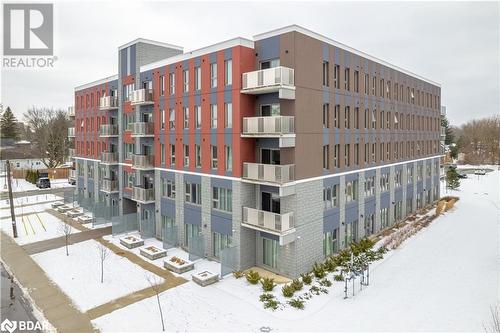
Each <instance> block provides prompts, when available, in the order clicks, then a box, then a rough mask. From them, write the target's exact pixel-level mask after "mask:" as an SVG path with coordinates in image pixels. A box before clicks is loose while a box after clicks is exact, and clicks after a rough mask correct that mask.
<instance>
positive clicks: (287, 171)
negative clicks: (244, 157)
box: [243, 162, 295, 184]
mask: <svg viewBox="0 0 500 333" xmlns="http://www.w3.org/2000/svg"><path fill="white" fill-rule="evenodd" d="M243 178H245V179H248V180H253V181H259V182H267V183H277V184H284V183H288V182H291V181H294V180H295V164H287V165H274V164H261V163H246V162H245V163H243Z"/></svg>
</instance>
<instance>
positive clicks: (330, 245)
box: [323, 228, 339, 257]
mask: <svg viewBox="0 0 500 333" xmlns="http://www.w3.org/2000/svg"><path fill="white" fill-rule="evenodd" d="M338 230H339V229H338V228H337V229H334V230H333V231H327V232H325V233H323V254H324V255H325V257H328V256H330V255H332V254H334V253H336V252H337V251H338V239H337V238H338Z"/></svg>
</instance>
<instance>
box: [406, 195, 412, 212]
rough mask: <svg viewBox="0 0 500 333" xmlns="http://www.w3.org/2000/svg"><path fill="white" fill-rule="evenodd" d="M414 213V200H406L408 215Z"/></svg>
mask: <svg viewBox="0 0 500 333" xmlns="http://www.w3.org/2000/svg"><path fill="white" fill-rule="evenodd" d="M412 212H413V198H408V199H406V215H408V214H410V213H412Z"/></svg>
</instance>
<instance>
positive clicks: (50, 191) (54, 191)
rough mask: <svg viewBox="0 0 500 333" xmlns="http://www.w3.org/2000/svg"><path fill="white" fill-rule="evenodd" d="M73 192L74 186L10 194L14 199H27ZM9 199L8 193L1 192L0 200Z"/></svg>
mask: <svg viewBox="0 0 500 333" xmlns="http://www.w3.org/2000/svg"><path fill="white" fill-rule="evenodd" d="M73 191H75V187H74V186H71V187H70V186H68V187H58V188H44V189H36V190H29V191H22V192H12V196H13V197H14V198H21V197H29V196H33V195H39V194H64V193H65V192H73ZM8 198H9V192H7V191H2V192H0V199H1V200H5V199H8Z"/></svg>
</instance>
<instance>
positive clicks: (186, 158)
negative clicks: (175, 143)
mask: <svg viewBox="0 0 500 333" xmlns="http://www.w3.org/2000/svg"><path fill="white" fill-rule="evenodd" d="M184 166H185V167H188V166H189V145H184Z"/></svg>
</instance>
